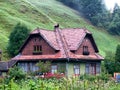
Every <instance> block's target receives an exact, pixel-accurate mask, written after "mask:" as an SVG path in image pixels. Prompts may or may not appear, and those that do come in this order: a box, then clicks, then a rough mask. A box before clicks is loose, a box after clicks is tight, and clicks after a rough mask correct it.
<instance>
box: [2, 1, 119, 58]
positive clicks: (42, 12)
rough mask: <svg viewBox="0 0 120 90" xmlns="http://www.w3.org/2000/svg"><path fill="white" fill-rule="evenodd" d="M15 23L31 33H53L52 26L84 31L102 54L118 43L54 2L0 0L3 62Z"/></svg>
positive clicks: (70, 10)
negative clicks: (91, 34)
mask: <svg viewBox="0 0 120 90" xmlns="http://www.w3.org/2000/svg"><path fill="white" fill-rule="evenodd" d="M18 22H22V23H24V24H25V25H26V26H27V27H28V28H30V29H31V30H33V29H35V28H36V27H40V28H45V29H50V30H53V25H54V24H55V23H59V24H60V27H61V28H70V27H72V28H78V27H79V28H87V29H88V30H90V31H91V32H92V33H93V36H94V38H95V40H96V43H97V45H98V47H99V50H100V54H102V55H105V52H106V51H112V52H115V49H116V45H117V44H118V43H119V42H120V40H119V37H115V36H112V35H109V34H108V33H107V32H105V30H101V29H99V28H96V27H94V26H92V25H90V24H89V23H87V22H86V21H85V20H84V19H83V18H82V17H80V15H79V13H78V12H77V11H75V10H73V9H71V8H69V7H67V6H65V5H63V4H62V3H60V2H57V1H55V0H0V49H2V50H3V51H4V54H3V59H4V60H5V59H6V57H7V56H6V54H5V49H6V46H7V43H8V37H9V34H10V32H11V31H12V29H13V27H14V26H15V25H16V24H17V23H18Z"/></svg>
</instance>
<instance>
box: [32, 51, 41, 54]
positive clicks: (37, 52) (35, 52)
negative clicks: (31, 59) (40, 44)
mask: <svg viewBox="0 0 120 90" xmlns="http://www.w3.org/2000/svg"><path fill="white" fill-rule="evenodd" d="M33 55H42V51H33Z"/></svg>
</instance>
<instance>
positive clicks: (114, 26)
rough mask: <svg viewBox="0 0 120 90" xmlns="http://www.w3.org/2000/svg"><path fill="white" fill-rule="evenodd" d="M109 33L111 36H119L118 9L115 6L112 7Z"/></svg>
mask: <svg viewBox="0 0 120 90" xmlns="http://www.w3.org/2000/svg"><path fill="white" fill-rule="evenodd" d="M109 32H110V33H111V34H113V35H120V7H119V6H118V5H117V4H115V6H114V10H113V13H112V20H111V23H110V25H109Z"/></svg>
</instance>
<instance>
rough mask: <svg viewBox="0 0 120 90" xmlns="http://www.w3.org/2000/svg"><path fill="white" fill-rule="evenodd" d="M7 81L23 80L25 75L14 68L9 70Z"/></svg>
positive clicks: (17, 68)
mask: <svg viewBox="0 0 120 90" xmlns="http://www.w3.org/2000/svg"><path fill="white" fill-rule="evenodd" d="M8 74H9V79H12V78H14V79H15V80H21V79H25V77H26V73H25V72H23V71H22V69H21V68H19V67H17V66H14V68H10V70H9V73H8Z"/></svg>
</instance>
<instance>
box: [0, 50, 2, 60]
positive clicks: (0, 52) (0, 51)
mask: <svg viewBox="0 0 120 90" xmlns="http://www.w3.org/2000/svg"><path fill="white" fill-rule="evenodd" d="M1 58H2V50H0V61H1Z"/></svg>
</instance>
